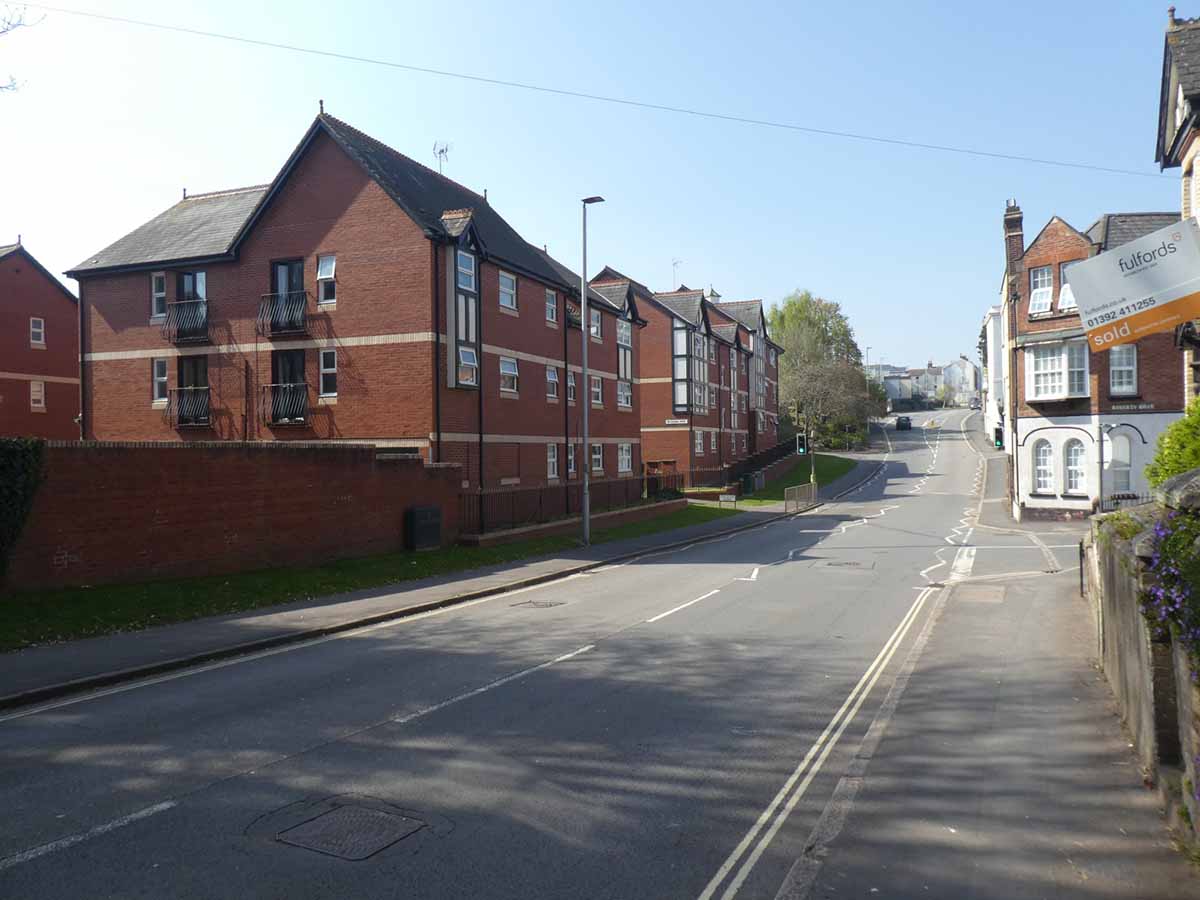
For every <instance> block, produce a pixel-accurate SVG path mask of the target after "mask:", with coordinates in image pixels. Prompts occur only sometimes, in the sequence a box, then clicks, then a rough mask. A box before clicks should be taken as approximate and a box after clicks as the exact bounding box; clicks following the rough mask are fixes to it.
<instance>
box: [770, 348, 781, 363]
mask: <svg viewBox="0 0 1200 900" xmlns="http://www.w3.org/2000/svg"><path fill="white" fill-rule="evenodd" d="M778 361H779V357H777V356H776V355H775V350H774V349H772V350H771V365H772V366H775V365H776V364H777V363H778Z"/></svg>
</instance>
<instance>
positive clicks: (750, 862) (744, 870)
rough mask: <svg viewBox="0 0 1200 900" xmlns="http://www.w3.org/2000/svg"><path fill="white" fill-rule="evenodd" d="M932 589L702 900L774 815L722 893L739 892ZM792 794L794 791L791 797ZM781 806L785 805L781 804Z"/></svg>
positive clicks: (902, 623)
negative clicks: (798, 784)
mask: <svg viewBox="0 0 1200 900" xmlns="http://www.w3.org/2000/svg"><path fill="white" fill-rule="evenodd" d="M933 592H934V590H933V588H925V589H924V590H922V591H921V593H920V594H918V595H917V599H916V600H914V601H913V604H912V606H911V607H909V609H908V612H907V613H905V615H904V618H903V619H901V621H900V624H899V625H897V626H896V630H895V631H893V632H892V635H891V637H889V638H888V640H887V643H885V644H884V645H883V649H882V650H880V651H879V655H878V656H876V657H875V659H874V660H873V661H872V662H871V665H870V666H868V667H867V671H866V672H864V673H863V676H862V678H860V679H859V680H858V684H856V685H855V686H854V688H853V690H851V691H850V693H849V695H848V696H847V697H846V700H845V702H844V703H842V705H841V707H840V708H839V709H838V711H837V712H836V713H834V715H833V718H832V719H830V720H829V724H828V725H826V726H825V730H824V731H822V732H821V735H820V737H818V738H817V740H816V743H814V744H813V745H812V747H810V748H809V751H808V753H807V754H805V756H804V759H802V760H801V761H800V764H799V765H798V766H796V769H795V771H793V772H792V774H791V775H790V776H789V777H788V779H787V781H785V782H784V784H783V787H781V788H780V789H779V792H778V793H777V794H776V795H775V797H774V798H773V799H772V800H771V802H770V803H769V804H768V805H767V807H766V809H764V810H763V811H762V813H761V814H760V815H759V817H758V819H757V820H756V821H755V823H754V825H752V826H751V828H750V830H749V831H747V832H746V835H745V837H743V838H742V840H741V841H740V842H739V843H738V845H737V846H736V847H735V848H734V849H733V852H732V853H730V854H729V857H728V858H727V859H726V860H725V862H724V863H722V864H721V868H720V869H718V870H717V873H716V874H715V875H714V876H713V877H712V880H711V881H709V883H708V886H707V887H705V889H704V892H703V893H702V894H701V895H700V897H699V900H712V897H713V896H715V894H716V892H717V889H718V888H719V887H720V886H721V883H722V882H723V881H724V880H725V879H726V877H728V875H729V873H730V872H731V871H732V870H733V867H734V866H735V865H737V862H738V860H739V859H741V858H742V856H743V854H745V852H746V851H747V850H748V849H749V848H750V845H751V844H754V842H755V839H756V838H759V834H760V832H762V830H763V828H764V827H766V825H767V823H768V822H769V821H771V817H772V816H773V815H774V816H775V820H774V821H773V822H771V825H770V828H769V829H768V830H767V832H766V834H764V835H763V836H762V837H761V838H759V840H758V843H757V844H755V846H754V849H753V850H752V851H751V853H750V855H749V856H748V857H747V858H746V861H745V862H744V863H743V864H742V867H741V868H740V869H739V870H738V873H737V876H736V877H735V878H734V880H733V881H732V882H731V883H730V885H729V887H728V888H727V889H726V891H725V893H724V894H722V895H721V897H722V900H728V898H731V897H733V896H734V895H735V894H736V893H737V891H738V888H739V887H741V885H742V882H743V881H745V879H746V876H747V875H748V874H749V872H750V869H751V868H753V866H754V864H755V863H756V862H757V861H758V858H759V857H760V856H761V855H762V852H763V850H765V849H766V846H767V845H768V844H769V843H770V842H771V839H772V838H773V837H774V836H775V833H776V832H777V831H778V830H779V828H780V826H781V825H782V824H783V822H784V821H785V820H786V819H787V817H788V815H789V814H790V813H791V811H792V810H793V809H794V808H795V806H796V804H797V803H798V802H799V801H800V798H801V797H802V796H803V795H804V792H805V791H806V790H807V789H808V786H809V784H810V783H811V782H812V779H813V777H815V775H816V773H817V772H819V771H820V769H821V766H822V765H823V764H824V762H825V759H826V757H828V755H829V752H830V751H831V750H832V749H833V747H834V746H835V745H836V744H837V742H838V739H839V738H841V736H842V732H843V731H845V730H846V726H847V725H849V724H850V722H851V721H852V720H853V719H854V716H855V715H856V714H857V713H858V710H859V708H860V707H861V706H862V703H863V701H864V700H865V699H866V697H867V695H868V694H869V693H870V691H871V688H872V687H874V685H875V682H876V680H878V678H879V675H880V673H882V672H883V670H884V669H885V668H886V667H887V664H888V662H889V661H890V660H891V658H892V655H893V654H894V653H895V652H896V648H897V647H898V646H899V645H900V642H901V641H903V640H904V635H905V634H906V633H907V632H908V629H909V627H910V626H911V625H912V623H913V621H914V620H915V619H916V617H917V614H918V613H919V612H920V611H921V607H922V606H923V605H924V603H925V600H926V598H927V597H929V596H930V595H931V594H932V593H933ZM814 758H815V759H816V761H815V764H814V765H813V766H812V768H811V769H810V767H809V764H810V763H813V761H814ZM806 770H807V771H808V774H807V775H805V771H806ZM802 776H803V777H804V780H803V782H801V784H800V786H799V787H798V788H796V789H795V791H794V792H793V788H795V787H796V782H797V781H799V780H800V779H801V777H802ZM789 794H790V795H791V796H790V797H789ZM785 799H786V801H787V802H786V803H785V802H784V801H785ZM781 806H782V808H780V807H781ZM777 810H778V812H777Z"/></svg>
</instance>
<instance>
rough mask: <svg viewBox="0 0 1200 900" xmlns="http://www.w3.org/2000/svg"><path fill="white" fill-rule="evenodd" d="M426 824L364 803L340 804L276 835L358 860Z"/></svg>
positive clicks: (288, 842)
mask: <svg viewBox="0 0 1200 900" xmlns="http://www.w3.org/2000/svg"><path fill="white" fill-rule="evenodd" d="M424 824H425V823H424V822H421V821H418V820H417V819H407V818H405V817H404V816H396V815H392V814H390V813H385V812H382V811H381V810H378V809H368V808H367V807H364V806H339V807H337V808H335V809H332V810H330V811H329V812H327V813H322V814H321V815H319V816H317V817H316V818H315V819H309V820H308V821H307V822H301V823H300V824H299V825H297V826H295V827H294V828H289V829H287V830H286V831H283V832H280V833H279V834H278V835H277V836H276V839H277V840H280V841H282V842H283V843H285V844H291V845H293V846H295V847H303V848H304V849H306V850H315V851H316V852H317V853H324V854H327V855H328V856H336V857H337V858H338V859H349V860H355V861H357V860H360V859H366V858H367V857H369V856H374V855H375V854H376V853H378V852H379V851H380V850H382V849H384V848H385V847H390V846H391V845H392V844H394V843H396V841H398V840H401V839H402V838H406V837H408V836H409V835H410V834H412V833H413V832H414V831H417V830H419V829H420V828H421V827H422V826H423V825H424Z"/></svg>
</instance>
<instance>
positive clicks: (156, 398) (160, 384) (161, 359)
mask: <svg viewBox="0 0 1200 900" xmlns="http://www.w3.org/2000/svg"><path fill="white" fill-rule="evenodd" d="M160 368H161V369H162V372H161V374H160V372H159V369H160ZM167 371H168V367H167V358H166V357H165V356H156V357H154V358H153V359H151V360H150V402H151V403H166V402H167V400H168V399H169V398H170V396H171V391H170V389H169V388H168V385H167ZM160 389H161V390H160ZM160 394H161V396H160Z"/></svg>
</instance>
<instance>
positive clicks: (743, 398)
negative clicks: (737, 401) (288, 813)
mask: <svg viewBox="0 0 1200 900" xmlns="http://www.w3.org/2000/svg"><path fill="white" fill-rule="evenodd" d="M745 411H746V395H745V394H742V412H745Z"/></svg>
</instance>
